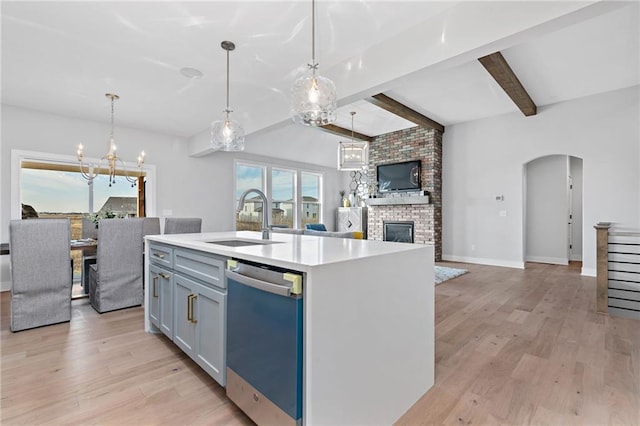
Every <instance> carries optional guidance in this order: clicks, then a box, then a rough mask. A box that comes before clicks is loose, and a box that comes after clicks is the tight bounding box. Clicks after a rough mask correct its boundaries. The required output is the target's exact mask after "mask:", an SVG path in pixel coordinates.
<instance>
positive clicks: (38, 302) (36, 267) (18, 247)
mask: <svg viewBox="0 0 640 426" xmlns="http://www.w3.org/2000/svg"><path fill="white" fill-rule="evenodd" d="M70 240H71V224H70V222H69V219H28V220H12V221H11V222H10V223H9V250H10V256H11V259H10V265H11V331H20V330H25V329H28V328H34V327H40V326H43V325H49V324H56V323H60V322H67V321H70V320H71V274H72V272H71V268H70V267H69V255H70V254H69V250H70V248H69V241H70Z"/></svg>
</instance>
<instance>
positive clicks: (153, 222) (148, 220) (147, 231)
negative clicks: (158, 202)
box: [142, 217, 160, 237]
mask: <svg viewBox="0 0 640 426" xmlns="http://www.w3.org/2000/svg"><path fill="white" fill-rule="evenodd" d="M143 219H144V225H142V236H143V237H144V236H145V235H160V218H159V217H145V218H143Z"/></svg>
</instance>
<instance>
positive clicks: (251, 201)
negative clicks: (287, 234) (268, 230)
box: [235, 162, 322, 231]
mask: <svg viewBox="0 0 640 426" xmlns="http://www.w3.org/2000/svg"><path fill="white" fill-rule="evenodd" d="M235 184H236V195H235V197H236V205H237V202H238V201H239V200H240V195H241V194H242V193H243V192H244V191H245V190H247V189H249V188H257V189H260V190H262V191H263V192H264V193H265V195H266V196H267V199H268V200H269V206H267V208H268V209H270V211H271V215H270V216H271V217H270V223H269V224H270V225H274V226H280V227H287V228H300V227H304V225H305V224H307V223H320V222H321V220H322V208H321V207H322V200H321V194H322V174H320V173H312V172H307V171H302V170H294V169H285V168H281V167H277V166H269V165H259V164H247V163H241V162H237V163H236V182H235ZM262 208H263V206H262V200H261V199H260V197H259V196H258V195H255V196H253V197H252V196H251V194H249V197H248V198H247V200H245V206H244V208H243V210H242V211H241V212H239V213H238V214H237V216H236V230H238V231H241V230H250V231H259V230H260V229H261V227H262Z"/></svg>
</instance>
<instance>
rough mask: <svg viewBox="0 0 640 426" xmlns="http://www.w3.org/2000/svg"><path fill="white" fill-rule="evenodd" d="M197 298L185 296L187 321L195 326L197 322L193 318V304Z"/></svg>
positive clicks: (192, 295)
mask: <svg viewBox="0 0 640 426" xmlns="http://www.w3.org/2000/svg"><path fill="white" fill-rule="evenodd" d="M197 298H198V296H196V295H195V294H190V295H188V296H187V321H189V322H192V323H194V324H196V323H197V322H198V320H197V319H195V318H194V317H193V302H194V301H195V300H196V299H197Z"/></svg>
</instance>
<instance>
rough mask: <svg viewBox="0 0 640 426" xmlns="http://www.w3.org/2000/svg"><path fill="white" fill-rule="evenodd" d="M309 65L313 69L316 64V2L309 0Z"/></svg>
mask: <svg viewBox="0 0 640 426" xmlns="http://www.w3.org/2000/svg"><path fill="white" fill-rule="evenodd" d="M311 66H312V67H313V69H314V70H315V69H316V67H317V64H316V2H315V0H311Z"/></svg>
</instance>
